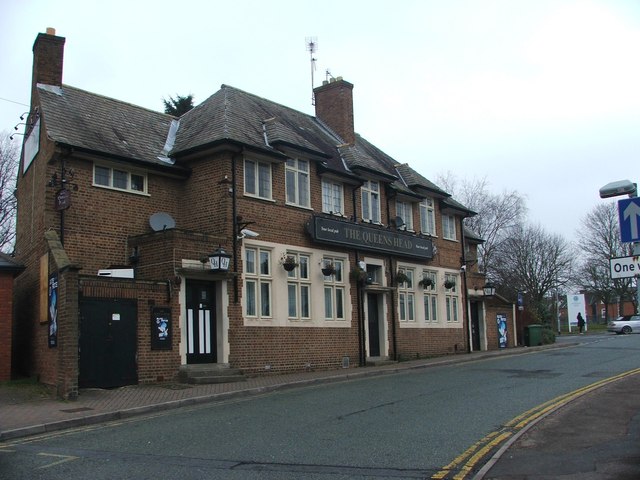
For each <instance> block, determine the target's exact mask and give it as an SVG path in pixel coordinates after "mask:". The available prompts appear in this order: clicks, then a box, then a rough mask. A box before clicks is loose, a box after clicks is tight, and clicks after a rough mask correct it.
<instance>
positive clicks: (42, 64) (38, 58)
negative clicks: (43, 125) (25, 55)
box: [31, 28, 65, 104]
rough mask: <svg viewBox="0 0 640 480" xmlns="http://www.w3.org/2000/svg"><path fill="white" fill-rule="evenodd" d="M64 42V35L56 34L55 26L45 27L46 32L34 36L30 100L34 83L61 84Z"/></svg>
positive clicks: (33, 91)
mask: <svg viewBox="0 0 640 480" xmlns="http://www.w3.org/2000/svg"><path fill="white" fill-rule="evenodd" d="M64 42H65V38H64V37H57V36H56V30H55V28H47V33H39V34H38V36H37V37H36V41H35V42H34V44H33V71H32V75H31V97H32V102H33V95H34V93H35V88H36V84H38V83H44V84H47V85H57V86H61V85H62V63H63V58H64ZM32 104H33V103H32Z"/></svg>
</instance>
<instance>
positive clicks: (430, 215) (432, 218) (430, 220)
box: [420, 197, 436, 236]
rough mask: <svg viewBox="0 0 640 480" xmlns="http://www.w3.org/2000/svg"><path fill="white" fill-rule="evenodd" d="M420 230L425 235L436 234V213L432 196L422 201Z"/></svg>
mask: <svg viewBox="0 0 640 480" xmlns="http://www.w3.org/2000/svg"><path fill="white" fill-rule="evenodd" d="M420 231H421V232H422V233H424V234H425V235H433V236H435V235H436V213H435V207H434V202H433V198H431V197H427V198H425V199H424V200H423V201H422V202H420Z"/></svg>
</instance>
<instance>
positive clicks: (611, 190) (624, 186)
mask: <svg viewBox="0 0 640 480" xmlns="http://www.w3.org/2000/svg"><path fill="white" fill-rule="evenodd" d="M635 194H636V184H635V183H633V182H631V181H630V180H618V181H617V182H611V183H607V184H606V185H605V186H604V187H602V188H601V189H600V198H610V197H617V196H620V195H635Z"/></svg>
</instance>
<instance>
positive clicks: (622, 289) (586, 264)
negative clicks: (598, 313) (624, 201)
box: [575, 202, 637, 312]
mask: <svg viewBox="0 0 640 480" xmlns="http://www.w3.org/2000/svg"><path fill="white" fill-rule="evenodd" d="M616 205H617V204H616V202H606V203H599V204H597V205H596V206H595V207H594V208H593V209H592V210H591V211H590V212H589V213H587V215H585V217H584V218H583V219H582V221H581V229H580V232H579V235H578V246H579V248H580V250H581V251H582V253H583V257H582V264H581V266H580V268H579V270H578V276H577V278H576V280H575V283H576V284H578V285H580V286H581V287H582V288H583V289H584V290H586V291H588V292H590V293H591V294H593V295H594V296H595V299H596V300H599V301H601V302H603V303H604V304H605V306H608V305H611V304H613V303H614V302H618V303H619V308H620V311H622V310H621V309H622V302H624V301H631V302H633V304H634V306H635V307H636V308H637V306H636V305H635V304H636V297H635V295H634V293H635V287H634V285H633V279H631V278H620V279H612V278H611V273H610V262H609V259H610V258H612V257H626V256H631V255H632V249H633V246H632V244H631V243H622V241H621V237H620V224H619V219H618V210H617V206H616ZM606 311H607V312H608V311H609V309H608V308H607V309H606Z"/></svg>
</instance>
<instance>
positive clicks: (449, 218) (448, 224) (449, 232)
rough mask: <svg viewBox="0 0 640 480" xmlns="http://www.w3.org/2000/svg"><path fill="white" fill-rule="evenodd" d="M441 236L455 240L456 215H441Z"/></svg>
mask: <svg viewBox="0 0 640 480" xmlns="http://www.w3.org/2000/svg"><path fill="white" fill-rule="evenodd" d="M442 236H443V238H446V239H447V240H456V217H454V216H453V215H442Z"/></svg>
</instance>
